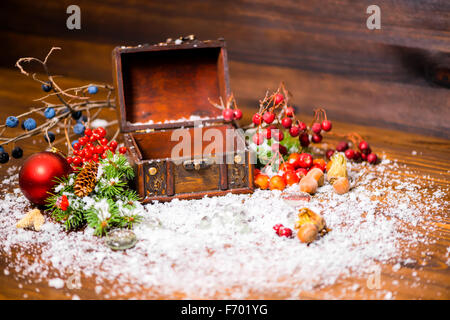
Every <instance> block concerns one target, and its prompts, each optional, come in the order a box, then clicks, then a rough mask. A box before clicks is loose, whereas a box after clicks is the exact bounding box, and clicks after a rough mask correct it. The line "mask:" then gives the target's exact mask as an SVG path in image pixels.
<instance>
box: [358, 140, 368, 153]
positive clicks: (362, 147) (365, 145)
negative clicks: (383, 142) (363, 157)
mask: <svg viewBox="0 0 450 320" xmlns="http://www.w3.org/2000/svg"><path fill="white" fill-rule="evenodd" d="M358 148H359V150H361V152H364V151H365V150H367V149H369V144H368V143H367V142H366V141H364V140H361V141H360V142H359V145H358Z"/></svg>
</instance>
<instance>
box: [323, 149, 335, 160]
mask: <svg viewBox="0 0 450 320" xmlns="http://www.w3.org/2000/svg"><path fill="white" fill-rule="evenodd" d="M334 152H335V151H334V150H333V149H328V150H327V152H326V153H325V155H326V156H327V159H328V160H330V159H331V156H332V155H333V154H334Z"/></svg>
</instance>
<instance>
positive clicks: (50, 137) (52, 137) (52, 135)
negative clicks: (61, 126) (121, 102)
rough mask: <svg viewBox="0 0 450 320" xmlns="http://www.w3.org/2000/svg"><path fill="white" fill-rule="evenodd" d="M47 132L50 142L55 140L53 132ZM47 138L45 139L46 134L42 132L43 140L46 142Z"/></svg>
mask: <svg viewBox="0 0 450 320" xmlns="http://www.w3.org/2000/svg"><path fill="white" fill-rule="evenodd" d="M47 134H48V139H50V142H53V141H55V134H54V133H53V132H51V131H49V132H47ZM48 139H47V136H46V135H45V133H44V140H45V141H46V142H48Z"/></svg>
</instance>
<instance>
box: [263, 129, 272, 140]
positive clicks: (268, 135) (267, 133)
mask: <svg viewBox="0 0 450 320" xmlns="http://www.w3.org/2000/svg"><path fill="white" fill-rule="evenodd" d="M263 135H264V138H266V139H271V138H272V130H271V128H266V129H264V130H263Z"/></svg>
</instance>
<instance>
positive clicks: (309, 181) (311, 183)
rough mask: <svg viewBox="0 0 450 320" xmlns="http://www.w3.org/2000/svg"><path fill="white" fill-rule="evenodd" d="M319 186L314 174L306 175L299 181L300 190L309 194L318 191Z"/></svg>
mask: <svg viewBox="0 0 450 320" xmlns="http://www.w3.org/2000/svg"><path fill="white" fill-rule="evenodd" d="M317 187H318V184H317V181H316V179H314V178H313V177H312V176H309V177H304V178H303V179H302V180H300V183H299V188H300V191H302V192H307V193H309V194H314V193H316V191H317Z"/></svg>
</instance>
